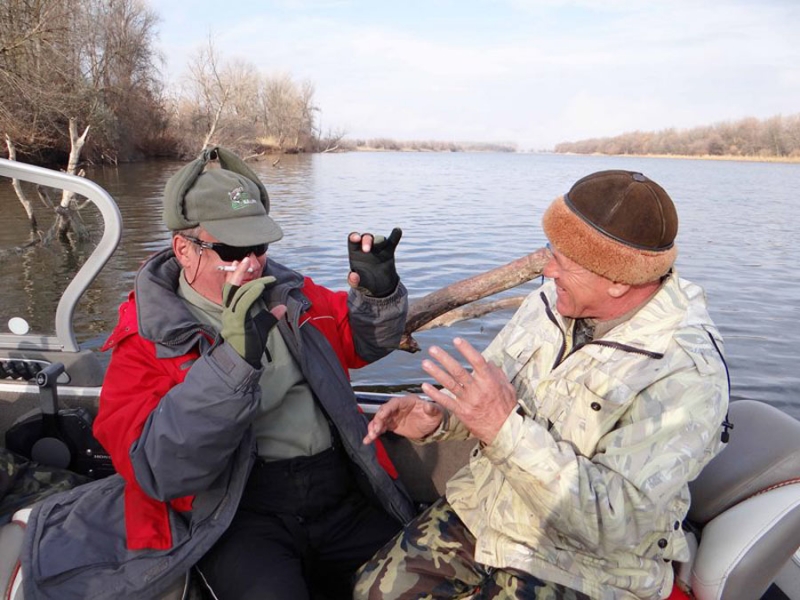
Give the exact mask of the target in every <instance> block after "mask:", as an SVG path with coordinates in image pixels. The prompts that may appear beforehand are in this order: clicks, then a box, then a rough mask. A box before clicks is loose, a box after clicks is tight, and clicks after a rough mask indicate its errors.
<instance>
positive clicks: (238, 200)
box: [228, 186, 258, 210]
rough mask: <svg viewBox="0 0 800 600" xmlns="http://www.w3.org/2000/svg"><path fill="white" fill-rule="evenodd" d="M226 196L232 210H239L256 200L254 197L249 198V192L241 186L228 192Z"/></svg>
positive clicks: (254, 202)
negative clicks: (229, 200)
mask: <svg viewBox="0 0 800 600" xmlns="http://www.w3.org/2000/svg"><path fill="white" fill-rule="evenodd" d="M228 196H229V197H230V199H231V208H232V209H233V210H240V209H242V208H245V207H246V206H249V205H251V204H256V203H257V202H258V201H257V200H256V199H255V198H251V197H250V194H249V192H248V191H247V190H246V189H244V188H243V187H241V186H239V187H237V188H234V189H232V190H231V191H230V192H228Z"/></svg>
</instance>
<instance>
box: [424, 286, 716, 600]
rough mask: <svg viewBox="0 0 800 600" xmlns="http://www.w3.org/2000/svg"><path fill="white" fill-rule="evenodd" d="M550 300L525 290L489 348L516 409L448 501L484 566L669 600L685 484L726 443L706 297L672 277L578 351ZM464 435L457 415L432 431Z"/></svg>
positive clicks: (458, 478)
mask: <svg viewBox="0 0 800 600" xmlns="http://www.w3.org/2000/svg"><path fill="white" fill-rule="evenodd" d="M555 298H556V297H555V287H554V285H553V284H552V282H550V283H547V284H545V285H543V286H542V287H541V288H540V289H539V290H537V291H535V292H533V293H532V294H531V295H530V296H529V297H528V298H527V299H526V301H525V303H524V304H523V305H522V307H521V308H520V309H519V311H518V312H517V313H516V315H515V316H514V317H513V319H512V320H511V321H510V322H509V323H508V325H506V327H505V328H504V329H503V330H502V331H501V332H500V334H499V335H498V336H497V338H496V339H495V340H494V341H493V342H492V343H491V344H490V345H489V347H488V348H487V349H486V351H485V352H484V355H485V356H486V357H487V359H489V360H490V361H492V362H494V363H495V364H497V365H499V366H501V367H502V368H503V369H504V370H505V372H506V374H507V375H508V377H509V379H510V380H511V382H512V383H513V385H514V386H515V388H516V390H517V398H518V402H519V404H520V408H519V410H517V411H515V412H512V413H511V415H509V417H508V419H507V420H506V422H505V423H504V424H503V427H502V428H501V430H500V432H499V433H498V435H497V437H496V438H495V440H494V441H493V442H492V444H490V445H488V446H485V447H480V446H478V447H476V448H475V450H474V451H473V453H472V456H471V460H470V462H469V464H468V465H466V466H465V467H464V468H463V469H462V470H461V471H459V472H458V473H457V474H456V475H455V476H454V477H453V478H452V479H451V480H450V482H449V483H448V485H447V493H446V495H447V499H448V501H449V502H450V503H451V505H452V506H453V508H454V509H455V510H456V512H457V513H458V515H459V517H461V519H462V520H463V521H464V523H465V524H466V525H467V526H468V527H469V529H470V530H471V531H472V532H473V533H474V534H475V536H476V538H477V545H476V556H475V559H476V560H477V561H478V562H480V563H483V564H486V565H489V566H492V567H498V568H504V567H505V568H515V569H519V570H522V571H524V572H528V573H531V574H533V575H536V576H537V577H539V578H541V579H544V580H548V581H552V582H555V583H561V584H563V585H566V586H568V587H570V588H573V589H576V590H580V591H582V592H584V593H586V594H588V595H589V596H591V597H593V598H603V599H609V600H611V599H614V600H616V599H623V598H624V599H629V598H664V597H666V596H667V595H669V593H670V591H671V588H672V577H673V571H672V564H671V561H673V560H677V561H681V560H686V559H687V558H688V547H687V543H686V540H685V537H684V533H683V531H682V528H681V522H682V520H683V519H684V517H685V516H686V512H687V510H688V507H689V490H688V485H687V484H688V482H689V481H690V480H692V479H693V478H695V477H696V476H697V474H698V473H699V472H700V470H701V469H702V468H703V466H705V465H706V464H707V463H708V462H709V461H710V460H711V458H712V457H713V456H714V455H715V454H716V453H717V452H718V451H719V450H720V449H721V446H722V443H721V439H720V437H721V424H722V422H723V420H724V418H725V414H726V411H727V405H728V393H729V391H728V383H727V374H726V367H725V363H724V361H723V359H722V356H721V354H720V351H721V347H722V341H721V339H720V336H719V333H718V331H717V329H716V327H715V326H714V324H713V323H712V322H711V319H710V318H709V316H708V313H707V310H706V306H705V300H704V294H703V291H702V289H701V288H699V287H698V286H696V285H694V284H691V283H689V282H687V281H683V280H680V279H678V277H677V275H676V274H673V275H671V276H670V277H669V278H668V279H667V281H666V282H665V284H664V285H663V286H662V288H661V289H660V290H659V292H658V293H657V294H656V295H655V296H653V298H651V299H650V301H648V302H647V304H646V305H645V306H644V307H642V308H641V309H640V310H639V311H638V312H636V313H635V314H634V315H633V316H632V317H631V318H630V319H629V320H628V321H625V322H623V323H622V324H619V325H617V326H616V327H614V328H613V329H612V330H611V331H610V332H608V333H607V334H606V335H605V336H603V337H602V338H601V339H596V340H593V341H591V342H589V343H587V344H585V345H582V346H578V347H576V348H570V340H571V338H572V329H573V326H574V320H572V319H566V318H564V317H562V316H560V315H558V314H556V312H555V309H554V307H555ZM466 433H467V432H466V431H465V429H464V427H463V425H462V424H461V423H459V422H458V421H457V420H454V419H453V420H451V422H450V424H449V425H448V426H447V429H446V430H444V431H443V432H441V433H440V434H438V435H436V436H435V437H437V438H439V439H443V438H444V439H447V438H458V437H464V436H465V435H466Z"/></svg>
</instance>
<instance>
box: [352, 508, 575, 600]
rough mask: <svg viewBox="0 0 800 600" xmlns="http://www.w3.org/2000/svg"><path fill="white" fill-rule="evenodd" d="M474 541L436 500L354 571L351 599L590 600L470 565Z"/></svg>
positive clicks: (523, 577)
mask: <svg viewBox="0 0 800 600" xmlns="http://www.w3.org/2000/svg"><path fill="white" fill-rule="evenodd" d="M474 554H475V537H474V536H473V535H472V534H471V533H470V532H469V530H468V529H467V527H466V526H465V525H464V523H462V522H461V519H459V518H458V516H457V515H456V513H455V512H454V511H453V509H452V508H451V507H450V504H448V502H447V500H445V499H444V498H440V499H439V500H437V501H436V502H435V503H434V504H432V505H431V506H430V507H429V508H428V509H427V510H426V511H425V512H423V513H422V514H421V515H419V516H418V517H417V518H416V519H414V520H413V521H412V522H411V523H410V524H408V525H407V526H406V527H405V528H404V529H403V531H401V532H400V533H399V534H397V536H395V538H394V539H392V540H391V541H390V542H389V543H388V544H387V545H386V546H384V547H383V548H382V549H381V550H379V551H378V553H377V554H376V555H375V556H374V557H372V559H371V560H370V561H369V562H367V563H366V564H365V565H363V566H362V567H361V568H360V569H359V571H358V573H356V585H355V590H354V592H353V598H354V599H355V600H423V599H425V600H435V599H439V598H474V599H475V600H477V599H481V600H483V599H486V600H488V599H489V598H496V599H509V600H511V599H515V600H523V599H525V600H590V599H589V596H587V595H586V594H583V593H581V592H577V591H575V590H571V589H569V588H565V587H564V586H562V585H558V584H554V583H548V582H545V581H541V580H540V579H538V578H536V577H534V576H532V575H529V574H527V573H522V572H521V571H516V570H512V569H493V568H490V567H487V566H485V565H482V564H480V563H477V562H475V559H474V558H473V556H474Z"/></svg>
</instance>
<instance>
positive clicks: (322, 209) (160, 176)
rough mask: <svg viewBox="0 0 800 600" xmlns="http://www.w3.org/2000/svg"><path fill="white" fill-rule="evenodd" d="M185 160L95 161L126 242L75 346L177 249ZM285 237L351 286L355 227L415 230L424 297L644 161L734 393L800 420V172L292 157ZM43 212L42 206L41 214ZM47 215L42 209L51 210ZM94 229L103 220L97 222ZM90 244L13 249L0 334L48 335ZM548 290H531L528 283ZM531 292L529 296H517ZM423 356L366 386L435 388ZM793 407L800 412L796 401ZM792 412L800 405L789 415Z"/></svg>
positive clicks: (265, 165) (384, 368) (493, 320)
mask: <svg viewBox="0 0 800 600" xmlns="http://www.w3.org/2000/svg"><path fill="white" fill-rule="evenodd" d="M180 166H181V165H180V164H178V163H170V162H163V163H147V164H136V165H123V166H121V167H119V168H118V169H96V170H94V171H91V172H90V173H89V177H90V178H91V179H93V180H94V181H97V182H98V183H99V184H100V185H102V186H103V187H105V188H106V189H107V190H108V191H109V192H110V193H111V195H112V196H113V197H114V198H115V199H116V200H117V202H118V203H119V206H120V211H121V213H122V215H123V219H124V227H123V236H122V242H121V246H120V248H119V250H118V251H117V253H116V254H115V255H114V257H112V259H111V261H110V264H109V265H108V267H107V268H106V269H105V270H104V272H103V273H102V275H101V277H100V279H99V280H98V281H97V282H96V283H95V284H94V285H93V286H92V287H91V288H90V289H89V290H88V291H87V293H86V294H85V295H84V297H83V299H82V301H81V304H80V305H79V308H78V311H77V315H76V327H77V332H78V339H79V341H81V342H82V344H83V345H86V346H89V347H98V346H99V345H100V344H101V343H102V341H103V339H104V337H105V335H106V334H107V332H108V331H109V330H110V328H111V327H112V326H113V324H114V322H115V321H116V309H117V306H118V305H119V303H120V302H121V301H122V300H123V299H124V298H125V296H126V295H127V293H128V291H129V290H130V288H131V286H132V283H133V276H134V274H135V272H136V269H137V268H138V266H139V265H140V264H141V262H142V260H143V259H144V258H145V257H146V256H147V255H149V254H150V253H152V252H154V251H156V250H159V249H160V248H162V247H164V246H165V245H166V244H167V243H168V240H169V235H168V232H167V231H166V230H165V229H164V227H163V225H162V224H161V199H160V194H161V190H162V189H163V186H164V183H165V182H166V180H167V179H168V178H169V176H170V175H171V174H172V173H174V172H175V171H176V170H177V169H178V168H180ZM253 166H254V168H255V169H256V171H257V172H258V173H259V175H261V177H262V178H263V180H264V183H265V184H266V186H267V189H268V190H269V192H270V197H271V200H272V215H273V216H274V218H275V219H276V220H277V221H278V222H279V223H280V224H281V226H282V227H283V230H284V232H285V237H284V239H283V240H282V241H281V242H279V243H277V244H274V245H272V246H271V247H270V256H271V257H272V258H274V259H276V260H279V261H281V262H283V263H285V264H287V265H289V266H291V267H294V268H296V269H298V270H301V271H303V272H304V273H306V274H308V275H310V276H312V277H314V278H315V279H316V280H317V281H318V282H319V283H323V284H325V285H328V286H330V287H333V288H336V289H341V288H344V287H345V286H346V282H345V278H346V275H347V255H346V246H345V239H346V237H347V234H348V233H349V232H350V231H374V232H377V233H384V234H386V233H388V232H389V231H390V230H391V229H392V227H395V226H399V227H402V228H403V232H404V234H403V239H402V241H401V243H400V246H399V249H398V269H399V271H400V274H401V277H402V278H403V280H404V282H405V283H406V285H407V287H408V288H409V290H410V292H411V294H412V298H419V297H421V296H422V295H424V294H426V293H428V292H431V291H433V290H435V289H438V288H440V287H442V286H443V285H446V284H448V283H451V282H453V281H457V280H459V279H463V278H465V277H468V276H471V275H473V274H475V273H477V272H479V271H483V270H486V269H489V268H492V267H495V266H499V265H501V264H505V263H507V262H509V261H511V260H513V259H515V258H519V257H520V256H522V255H524V254H527V253H528V252H530V251H532V250H534V249H536V248H538V247H540V246H542V245H543V243H544V237H543V235H542V232H541V229H540V227H539V223H540V220H541V217H542V213H543V211H544V210H545V208H546V207H547V205H548V204H549V202H550V201H551V200H552V199H553V197H555V196H556V195H557V194H560V193H563V192H564V191H566V190H567V189H569V186H570V185H571V184H572V183H573V182H574V181H575V180H577V179H578V178H580V177H582V176H584V175H586V174H587V173H590V172H592V171H596V170H599V169H606V168H622V169H631V170H640V171H643V172H644V173H645V174H647V175H649V176H650V177H652V178H653V179H655V180H656V181H658V182H659V183H661V184H662V185H663V186H664V187H665V188H666V189H667V191H668V192H669V193H670V194H671V196H672V197H673V199H674V200H675V202H676V204H677V206H678V211H679V214H680V218H681V224H680V232H679V235H678V244H679V252H680V255H679V258H678V263H677V266H678V270H679V272H680V273H681V275H682V276H684V277H686V278H688V279H691V280H693V281H695V282H697V283H699V284H701V285H703V286H704V287H705V288H706V291H707V293H708V296H709V303H710V307H711V313H712V316H713V317H714V319H715V320H716V322H717V324H718V325H719V326H720V328H721V330H722V333H723V335H724V337H725V340H726V352H727V356H728V362H729V365H730V368H731V382H732V387H733V394H734V396H735V397H737V398H745V397H746V398H755V399H763V400H767V401H769V402H770V403H773V404H775V405H777V406H780V407H782V408H785V409H787V410H789V412H791V413H792V414H794V415H795V416H798V417H800V400H795V398H796V396H797V395H798V387H800V386H799V385H798V384H800V375H798V374H797V366H796V363H797V350H796V349H797V348H798V347H800V327H798V326H797V322H798V317H800V314H798V313H799V311H800V309H798V307H799V306H800V281H798V277H797V276H796V268H797V265H798V262H800V250H798V248H800V244H797V239H798V238H800V219H799V218H798V217H799V216H800V211H799V210H798V208H797V206H796V203H795V198H794V197H795V195H796V190H797V189H800V166H799V165H784V164H768V163H764V164H760V163H737V162H713V161H694V160H668V159H645V158H621V157H577V156H554V155H525V154H517V155H515V154H457V153H454V154H449V153H448V154H411V153H365V154H361V153H350V154H329V155H314V156H285V157H283V158H282V159H281V161H280V163H278V165H277V166H276V167H272V166H271V161H269V160H267V161H263V162H260V163H255V164H254V165H253ZM0 207H2V214H3V217H4V218H3V221H2V222H0V247H2V248H8V247H11V246H15V245H20V244H23V243H24V242H25V241H27V236H28V229H27V223H26V220H25V214H24V211H23V210H22V208H21V206H20V205H19V203H18V201H17V200H16V198H15V196H14V195H13V191H12V190H11V187H10V185H9V184H8V182H2V183H0ZM38 210H39V212H40V213H41V212H42V209H38ZM41 216H44V215H43V214H42V215H41ZM86 219H87V222H88V224H89V226H90V227H91V228H93V229H94V230H95V231H97V227H98V226H97V224H96V222H95V221H96V219H97V217H96V216H93V215H86ZM90 251H91V248H85V247H83V248H82V247H73V246H71V245H70V244H69V243H63V244H62V243H57V244H55V245H54V246H52V247H50V248H44V249H43V248H33V249H29V250H25V251H23V252H21V253H19V254H13V255H11V256H6V257H5V258H4V259H3V267H2V271H1V272H0V289H2V303H1V304H0V327H2V328H3V329H4V330H5V324H6V323H7V322H8V319H9V318H10V317H12V316H24V317H25V318H26V319H28V321H29V322H30V323H31V328H32V330H33V331H34V332H39V333H51V332H52V330H53V316H54V314H55V306H56V304H57V302H58V298H59V296H60V294H61V292H62V291H63V289H64V287H66V284H67V283H68V281H69V278H70V276H71V274H72V273H74V270H75V268H76V265H78V264H81V263H82V261H83V260H85V258H86V256H88V254H89V253H90ZM536 285H538V282H533V283H530V284H528V285H527V286H525V287H524V290H525V291H526V292H527V291H530V290H532V289H534V288H535V286H536ZM509 293H512V294H516V293H520V292H519V290H517V291H513V292H507V294H509ZM508 317H509V313H496V314H493V315H487V316H486V317H483V318H481V319H477V320H474V321H470V322H466V323H461V324H457V325H455V326H453V327H451V328H447V329H439V330H433V331H427V332H424V333H421V334H418V335H417V336H415V337H416V338H417V340H418V341H419V342H420V344H421V345H422V347H423V348H426V347H429V346H430V345H431V344H440V345H444V346H445V347H447V346H449V345H450V343H451V342H450V340H451V339H452V337H453V336H455V335H461V336H464V337H466V338H467V339H469V340H470V341H472V342H473V343H474V344H475V345H476V346H478V347H480V348H482V347H484V346H485V345H486V344H487V343H488V342H489V340H491V338H492V337H493V336H494V335H495V334H496V333H497V331H498V330H499V329H500V327H501V326H502V324H503V323H504V322H505V321H506V320H507V319H508ZM420 359H421V355H408V354H405V353H395V354H394V355H392V356H390V357H389V358H387V359H385V360H383V361H381V362H380V363H378V364H376V365H372V366H370V367H367V368H366V369H362V370H361V371H357V372H354V373H353V379H354V382H355V383H356V384H358V385H373V384H383V385H385V384H401V385H404V386H411V385H415V384H417V383H419V382H420V381H423V380H424V379H425V376H424V374H423V373H422V371H421V369H420V368H419V361H420ZM790 405H791V406H790ZM787 407H789V408H787Z"/></svg>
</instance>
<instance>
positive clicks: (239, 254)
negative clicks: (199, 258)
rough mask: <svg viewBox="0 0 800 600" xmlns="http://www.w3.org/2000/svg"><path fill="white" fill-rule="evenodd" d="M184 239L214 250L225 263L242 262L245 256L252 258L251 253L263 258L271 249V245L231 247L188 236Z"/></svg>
mask: <svg viewBox="0 0 800 600" xmlns="http://www.w3.org/2000/svg"><path fill="white" fill-rule="evenodd" d="M183 237H184V238H186V239H187V240H189V241H190V242H192V243H193V244H197V245H198V246H200V247H201V248H205V249H206V250H213V251H214V252H216V253H217V255H218V256H219V257H220V258H221V259H222V260H223V261H224V262H233V261H235V260H242V259H243V258H244V257H245V256H250V254H251V253H252V254H255V255H256V256H261V255H262V254H264V253H265V252H266V251H267V248H269V244H256V245H255V246H229V245H228V244H223V243H221V242H206V241H204V240H198V239H197V238H193V237H189V236H188V235H184V236H183Z"/></svg>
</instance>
